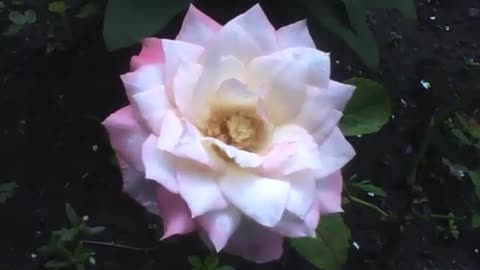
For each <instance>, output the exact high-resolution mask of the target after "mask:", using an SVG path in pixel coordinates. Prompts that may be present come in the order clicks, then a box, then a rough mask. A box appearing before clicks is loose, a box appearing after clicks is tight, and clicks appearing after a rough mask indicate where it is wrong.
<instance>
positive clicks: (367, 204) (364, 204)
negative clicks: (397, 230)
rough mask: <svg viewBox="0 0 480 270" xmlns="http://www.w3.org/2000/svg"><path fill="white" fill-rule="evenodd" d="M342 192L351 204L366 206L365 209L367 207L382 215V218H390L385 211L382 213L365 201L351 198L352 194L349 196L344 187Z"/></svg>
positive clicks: (379, 209)
mask: <svg viewBox="0 0 480 270" xmlns="http://www.w3.org/2000/svg"><path fill="white" fill-rule="evenodd" d="M344 190H345V193H346V195H347V198H348V199H349V200H350V201H352V202H354V203H358V204H361V205H363V206H366V207H368V208H371V209H373V210H375V211H377V212H378V213H379V214H380V215H382V216H383V217H386V218H390V217H391V216H390V215H389V214H387V213H386V212H385V211H383V210H382V209H381V208H380V207H378V206H376V205H375V204H373V203H369V202H367V201H364V200H362V199H360V198H357V197H355V196H353V195H352V194H350V191H348V189H347V188H346V187H345V188H344Z"/></svg>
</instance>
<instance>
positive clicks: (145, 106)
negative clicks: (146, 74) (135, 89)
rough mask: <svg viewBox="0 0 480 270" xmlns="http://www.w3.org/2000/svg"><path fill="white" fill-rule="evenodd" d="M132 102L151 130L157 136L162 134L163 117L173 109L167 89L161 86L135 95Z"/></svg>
mask: <svg viewBox="0 0 480 270" xmlns="http://www.w3.org/2000/svg"><path fill="white" fill-rule="evenodd" d="M132 101H133V104H134V105H135V108H136V109H137V111H138V112H139V114H140V116H141V117H142V118H143V120H145V122H146V123H147V124H148V126H149V127H150V128H151V130H152V131H153V132H154V133H155V134H160V129H161V126H162V120H163V116H164V115H165V113H166V112H167V111H168V110H169V109H170V108H171V105H170V102H169V101H168V97H167V95H166V92H165V87H163V85H159V86H157V87H155V88H153V89H152V90H149V91H145V92H140V93H138V94H135V95H133V96H132Z"/></svg>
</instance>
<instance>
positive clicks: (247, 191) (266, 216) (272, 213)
mask: <svg viewBox="0 0 480 270" xmlns="http://www.w3.org/2000/svg"><path fill="white" fill-rule="evenodd" d="M219 185H220V186H221V189H222V191H223V194H224V195H225V197H226V198H227V199H228V200H229V201H230V202H231V203H232V204H233V205H234V206H236V207H237V208H238V209H239V210H240V211H242V212H243V213H244V214H245V215H247V216H249V217H250V218H252V219H253V220H255V221H256V222H258V223H260V224H261V225H264V226H267V227H273V226H275V225H276V224H277V223H278V222H279V221H280V219H281V217H282V215H283V212H284V210H285V207H286V204H287V200H288V193H289V190H290V184H289V183H288V182H286V181H282V180H276V179H270V178H264V177H261V176H257V175H254V174H250V173H249V172H247V171H245V170H240V169H238V168H229V169H227V171H226V172H225V173H224V175H223V176H222V178H221V179H220V180H219Z"/></svg>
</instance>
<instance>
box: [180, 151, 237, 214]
mask: <svg viewBox="0 0 480 270" xmlns="http://www.w3.org/2000/svg"><path fill="white" fill-rule="evenodd" d="M218 178H219V176H218V174H217V173H215V172H213V171H211V170H209V169H208V168H205V167H201V166H198V165H196V164H192V163H191V162H188V161H183V162H177V181H178V185H179V188H180V195H181V196H182V198H183V199H184V200H185V201H186V202H187V205H188V207H189V209H190V211H191V213H192V217H198V216H201V215H203V214H205V213H207V212H209V211H212V210H220V209H224V208H226V207H228V202H227V201H226V200H225V199H224V197H223V195H222V193H221V191H220V187H219V186H218V183H217V180H218Z"/></svg>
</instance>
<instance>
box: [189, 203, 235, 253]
mask: <svg viewBox="0 0 480 270" xmlns="http://www.w3.org/2000/svg"><path fill="white" fill-rule="evenodd" d="M197 221H198V223H199V224H200V225H201V226H202V227H203V229H204V230H205V231H206V232H207V234H208V236H209V238H210V241H211V242H212V244H213V246H214V247H215V250H216V251H217V252H219V251H220V250H222V249H223V248H224V247H225V245H226V244H227V241H228V239H230V236H231V235H232V234H233V233H234V232H235V230H236V229H237V227H238V225H239V224H240V221H241V213H240V212H239V211H238V210H237V209H235V208H233V207H230V208H227V209H223V210H217V211H211V212H208V213H206V214H204V215H202V216H199V217H198V218H197Z"/></svg>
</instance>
